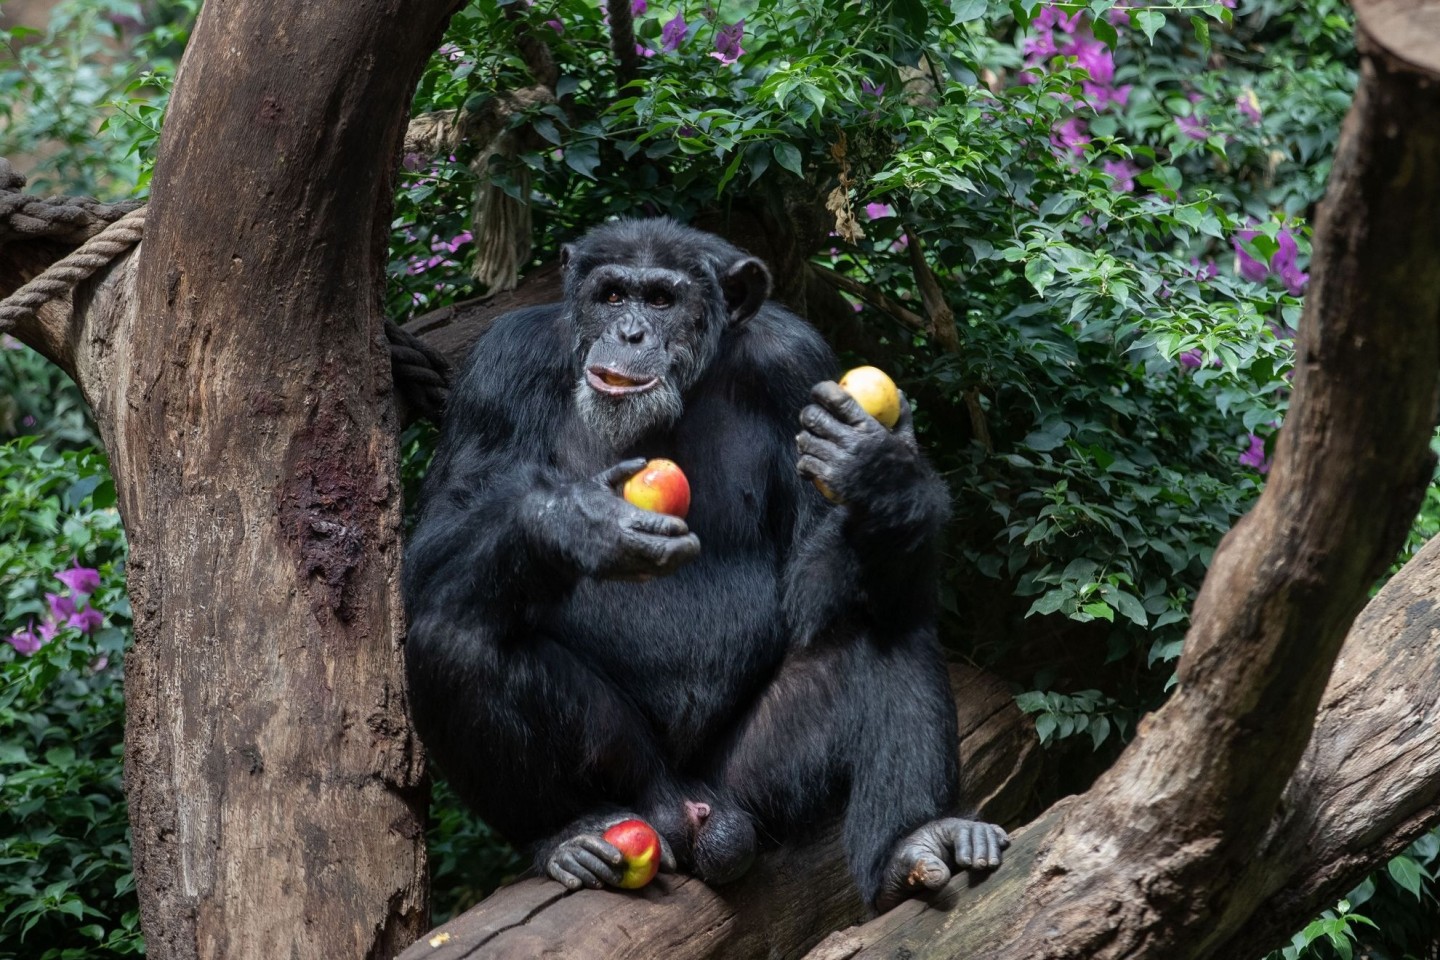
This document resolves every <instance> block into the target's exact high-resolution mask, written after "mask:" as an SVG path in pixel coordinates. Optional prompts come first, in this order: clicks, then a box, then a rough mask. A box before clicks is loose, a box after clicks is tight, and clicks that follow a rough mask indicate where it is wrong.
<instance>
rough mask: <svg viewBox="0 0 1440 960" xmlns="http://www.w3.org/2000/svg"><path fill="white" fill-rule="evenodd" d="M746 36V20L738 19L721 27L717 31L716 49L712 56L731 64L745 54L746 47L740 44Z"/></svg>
mask: <svg viewBox="0 0 1440 960" xmlns="http://www.w3.org/2000/svg"><path fill="white" fill-rule="evenodd" d="M744 36H745V21H744V20H737V21H735V22H734V23H732V24H730V25H729V26H728V27H721V28H720V29H718V30H716V31H715V51H714V52H713V53H711V54H710V56H712V57H714V58H715V59H716V60H719V61H720V62H721V63H723V64H725V65H726V66H729V65H730V64H732V63H734V62H735V61H736V60H739V59H740V58H741V57H743V56H744V55H745V51H744V49H743V48H742V47H741V46H740V41H741V39H742V38H743V37H744Z"/></svg>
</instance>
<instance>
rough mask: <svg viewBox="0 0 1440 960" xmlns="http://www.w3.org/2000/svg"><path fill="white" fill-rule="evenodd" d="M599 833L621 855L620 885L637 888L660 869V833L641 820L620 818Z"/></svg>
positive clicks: (649, 879) (629, 888)
mask: <svg viewBox="0 0 1440 960" xmlns="http://www.w3.org/2000/svg"><path fill="white" fill-rule="evenodd" d="M602 836H603V837H604V840H605V842H606V843H608V844H610V845H611V846H612V847H614V848H615V849H616V850H619V851H620V855H621V856H622V857H624V858H625V859H624V860H623V861H621V862H622V863H623V864H624V865H625V873H624V875H623V876H622V877H621V878H620V886H621V887H623V888H624V889H626V890H639V889H640V888H641V887H643V886H645V884H647V883H649V882H650V881H651V880H654V879H655V874H657V873H659V872H660V836H659V834H657V833H656V832H655V830H654V829H653V828H652V827H651V826H650V824H648V823H646V822H645V821H644V820H621V821H620V822H619V823H617V824H615V826H613V827H611V828H610V829H609V830H606V831H605V833H604V834H603V835H602Z"/></svg>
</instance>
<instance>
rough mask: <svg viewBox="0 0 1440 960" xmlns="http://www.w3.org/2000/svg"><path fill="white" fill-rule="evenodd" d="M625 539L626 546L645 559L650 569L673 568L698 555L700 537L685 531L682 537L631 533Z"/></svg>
mask: <svg viewBox="0 0 1440 960" xmlns="http://www.w3.org/2000/svg"><path fill="white" fill-rule="evenodd" d="M625 539H626V545H627V547H629V549H630V550H631V551H632V552H633V553H635V554H637V555H638V556H640V557H643V558H644V559H645V560H647V561H648V562H649V564H650V566H651V568H652V571H653V570H670V569H674V568H675V567H678V566H680V565H681V564H683V563H689V562H690V561H691V560H694V559H695V558H696V557H698V556H700V538H699V537H697V536H695V534H693V533H687V534H685V535H684V536H682V537H661V536H652V535H650V534H644V533H633V534H630V535H629V536H627V537H626V538H625ZM639 572H642V573H643V572H647V571H643V570H642V571H639Z"/></svg>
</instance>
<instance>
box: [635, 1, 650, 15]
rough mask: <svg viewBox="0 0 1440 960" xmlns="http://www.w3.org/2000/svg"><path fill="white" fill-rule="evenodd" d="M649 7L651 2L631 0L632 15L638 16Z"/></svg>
mask: <svg viewBox="0 0 1440 960" xmlns="http://www.w3.org/2000/svg"><path fill="white" fill-rule="evenodd" d="M648 9H650V4H648V3H646V2H645V0H630V15H631V16H635V17H638V16H640V15H641V14H642V13H644V12H645V11H646V10H648Z"/></svg>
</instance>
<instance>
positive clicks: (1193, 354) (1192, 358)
mask: <svg viewBox="0 0 1440 960" xmlns="http://www.w3.org/2000/svg"><path fill="white" fill-rule="evenodd" d="M1176 359H1178V360H1179V361H1180V366H1182V367H1188V368H1190V369H1191V370H1196V369H1199V368H1200V367H1203V366H1205V354H1203V353H1201V352H1200V351H1199V350H1186V351H1185V352H1184V353H1182V354H1180V356H1179V357H1178V358H1176Z"/></svg>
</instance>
